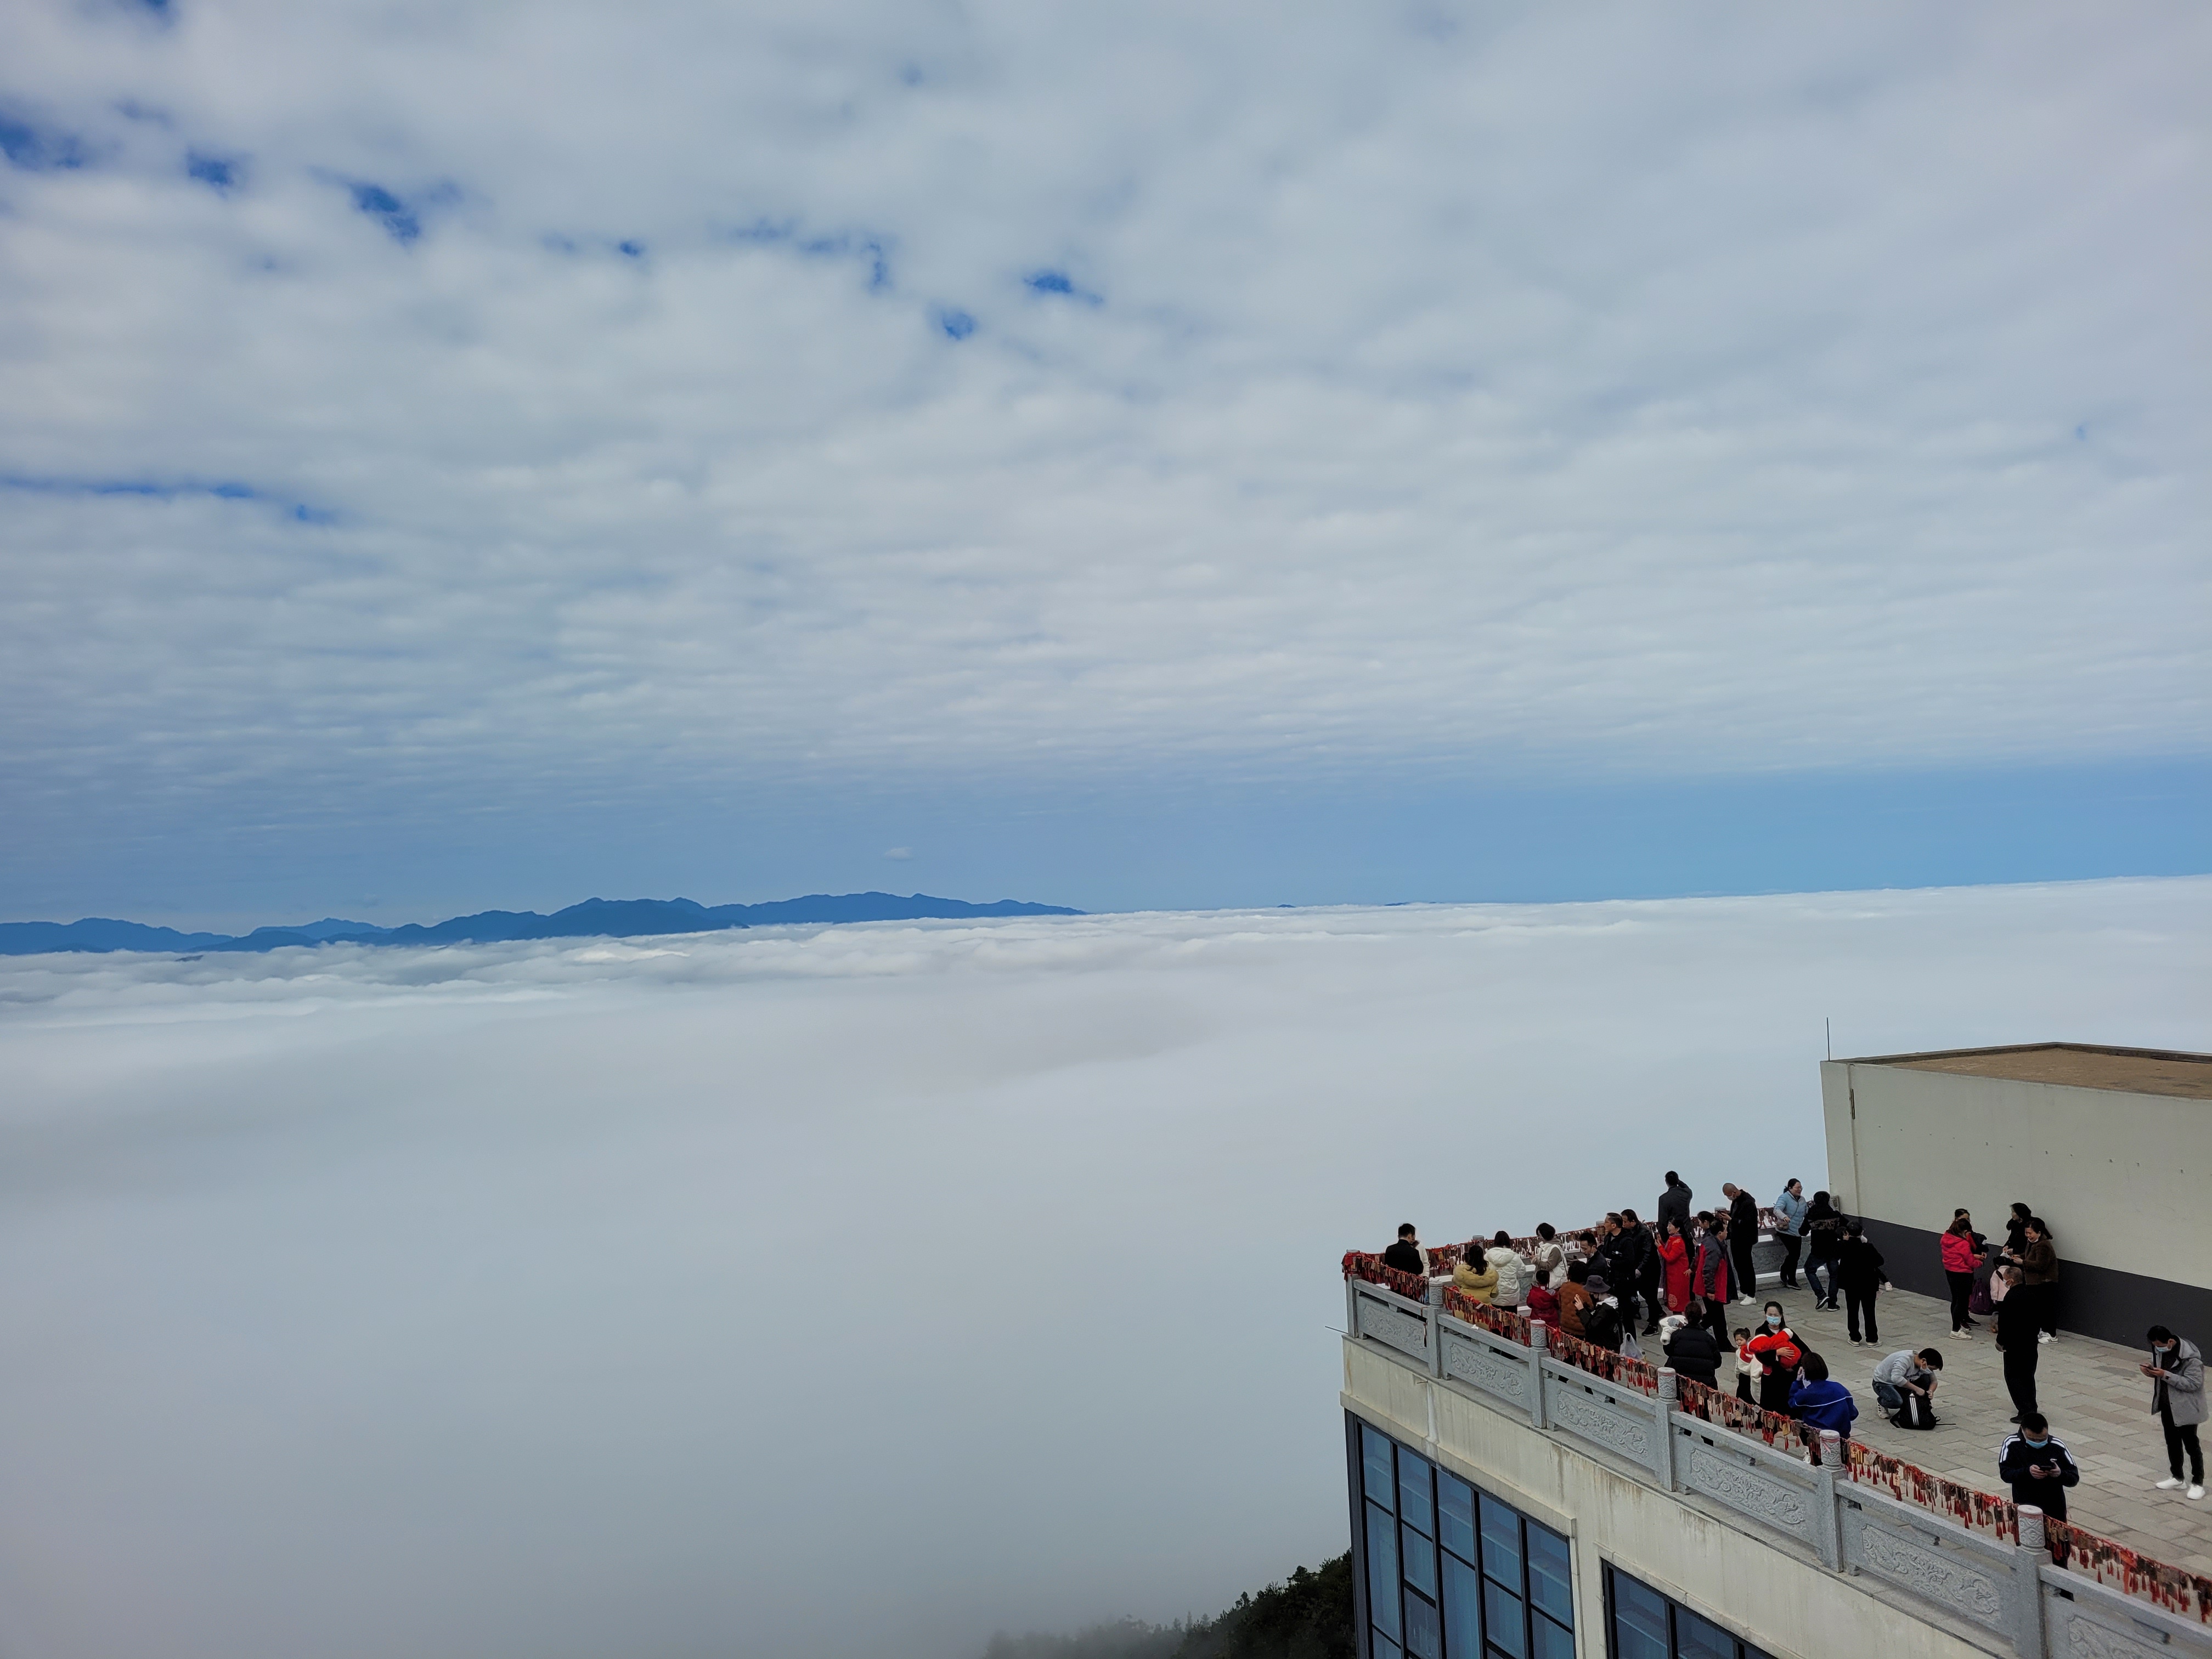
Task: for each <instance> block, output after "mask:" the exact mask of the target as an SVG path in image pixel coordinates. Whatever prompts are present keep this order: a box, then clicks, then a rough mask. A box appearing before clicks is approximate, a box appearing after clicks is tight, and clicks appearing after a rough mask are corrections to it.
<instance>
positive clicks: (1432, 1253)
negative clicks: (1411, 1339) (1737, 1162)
mask: <svg viewBox="0 0 2212 1659" xmlns="http://www.w3.org/2000/svg"><path fill="white" fill-rule="evenodd" d="M1781 1222H1782V1217H1781V1213H1780V1212H1778V1211H1775V1210H1761V1211H1760V1212H1759V1227H1760V1229H1761V1231H1765V1232H1770V1233H1771V1232H1772V1231H1775V1230H1776V1229H1777V1228H1778V1227H1779V1226H1780V1225H1781ZM1644 1225H1646V1226H1649V1225H1650V1218H1649V1217H1648V1216H1647V1217H1645V1218H1644ZM1595 1231H1596V1225H1595V1223H1593V1224H1592V1225H1589V1226H1588V1227H1573V1228H1570V1229H1569V1230H1568V1231H1565V1232H1563V1233H1560V1234H1559V1235H1558V1236H1557V1237H1553V1239H1552V1240H1551V1243H1554V1244H1559V1245H1565V1243H1568V1242H1569V1241H1570V1240H1571V1239H1577V1238H1580V1237H1582V1236H1583V1234H1584V1233H1586V1232H1595ZM1509 1243H1510V1244H1511V1247H1512V1249H1513V1253H1514V1254H1515V1255H1519V1256H1533V1255H1535V1254H1536V1251H1537V1249H1539V1248H1540V1247H1541V1245H1542V1244H1543V1243H1545V1241H1544V1240H1542V1239H1541V1238H1539V1237H1536V1235H1535V1234H1534V1233H1530V1234H1529V1235H1528V1237H1525V1238H1514V1239H1510V1241H1509ZM1424 1248H1425V1249H1428V1253H1429V1271H1430V1272H1431V1273H1449V1272H1450V1271H1451V1270H1452V1269H1453V1268H1455V1267H1458V1266H1459V1264H1460V1263H1461V1262H1462V1261H1468V1260H1470V1259H1480V1256H1481V1255H1482V1253H1483V1252H1484V1251H1486V1250H1487V1249H1491V1248H1492V1240H1491V1239H1488V1238H1470V1239H1468V1241H1467V1242H1466V1243H1462V1244H1438V1245H1435V1246H1433V1247H1428V1246H1425V1247H1424Z"/></svg>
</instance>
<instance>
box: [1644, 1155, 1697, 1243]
mask: <svg viewBox="0 0 2212 1659" xmlns="http://www.w3.org/2000/svg"><path fill="white" fill-rule="evenodd" d="M1670 1221H1672V1222H1674V1223H1675V1224H1676V1225H1678V1226H1680V1228H1681V1230H1682V1237H1685V1238H1687V1237H1689V1236H1690V1187H1689V1183H1688V1182H1686V1181H1684V1180H1683V1179H1682V1177H1681V1176H1678V1175H1676V1174H1675V1173H1674V1171H1673V1170H1668V1171H1667V1190H1666V1191H1665V1192H1663V1193H1662V1194H1659V1207H1658V1208H1657V1210H1656V1211H1655V1212H1653V1213H1652V1217H1651V1230H1652V1231H1653V1232H1655V1233H1656V1234H1657V1235H1658V1236H1659V1237H1661V1238H1664V1237H1667V1224H1668V1222H1670Z"/></svg>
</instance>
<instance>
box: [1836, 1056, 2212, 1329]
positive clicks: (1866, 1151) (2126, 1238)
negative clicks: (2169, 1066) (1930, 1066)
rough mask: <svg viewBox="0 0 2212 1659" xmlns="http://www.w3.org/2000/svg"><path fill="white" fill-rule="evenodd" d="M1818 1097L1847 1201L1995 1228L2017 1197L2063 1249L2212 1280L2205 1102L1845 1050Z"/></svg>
mask: <svg viewBox="0 0 2212 1659" xmlns="http://www.w3.org/2000/svg"><path fill="white" fill-rule="evenodd" d="M1820 1098H1821V1105H1822V1109H1823V1111H1824V1113H1825V1115H1826V1120H1827V1136H1828V1178H1829V1184H1830V1188H1831V1189H1832V1190H1833V1191H1837V1192H1840V1193H1842V1194H1845V1197H1844V1200H1843V1207H1844V1208H1845V1209H1847V1210H1850V1211H1851V1212H1855V1213H1857V1214H1861V1215H1867V1216H1871V1217H1873V1218H1875V1219H1877V1220H1881V1221H1889V1222H1894V1223H1896V1224H1898V1225H1900V1226H1906V1227H1919V1228H1923V1229H1925V1230H1926V1231H1929V1232H1941V1231H1942V1230H1943V1229H1944V1228H1945V1227H1946V1226H1948V1225H1950V1220H1951V1212H1952V1211H1953V1210H1954V1209H1956V1208H1957V1207H1958V1206H1960V1205H1961V1204H1963V1205H1965V1206H1966V1207H1967V1208H1968V1209H1969V1210H1971V1211H1972V1212H1973V1216H1974V1225H1976V1226H1977V1227H1978V1228H1979V1229H1980V1230H1981V1231H1984V1232H1985V1233H1987V1234H1989V1235H1990V1236H1991V1237H2002V1236H2003V1232H2004V1223H2005V1220H2006V1218H2007V1217H2008V1213H2009V1210H2010V1206H2011V1204H2012V1201H2013V1200H2015V1199H2021V1200H2025V1201H2026V1202H2027V1203H2028V1204H2029V1205H2031V1206H2033V1207H2034V1209H2035V1211H2036V1212H2037V1213H2038V1214H2039V1215H2041V1216H2042V1217H2044V1218H2045V1219H2046V1220H2047V1221H2049V1222H2050V1223H2051V1232H2052V1235H2053V1237H2055V1238H2056V1239H2057V1244H2058V1251H2059V1255H2060V1256H2061V1258H2062V1259H2063V1260H2064V1261H2077V1262H2087V1263H2090V1264H2092V1265H2093V1266H2096V1267H2111V1268H2114V1269H2116V1270H2118V1271H2119V1272H2122V1273H2142V1274H2145V1275H2148V1276H2149V1277H2152V1278H2155V1279H2169V1280H2172V1281H2174V1282H2176V1283H2179V1284H2184V1285H2197V1286H2199V1287H2212V1226H2208V1225H2205V1222H2204V1215H2203V1212H2204V1206H2205V1200H2206V1194H2208V1193H2212V1101H2203V1100H2190V1099H2184V1098H2180V1097H2175V1096H2171V1095H2142V1094H2129V1093H2124V1092H2122V1091H2118V1090H2112V1089H2075V1088H2068V1087H2064V1086H2063V1085H2057V1084H2050V1083H2020V1082H2015V1081H2012V1080H2010V1079H2004V1078H1986V1077H1970V1076H1964V1075H1961V1074H1960V1073H1954V1072H1926V1071H1919V1070H1917V1069H1914V1068H1911V1067H1909V1066H1880V1065H1868V1064H1865V1063H1863V1062H1853V1061H1850V1060H1830V1061H1827V1062H1826V1063H1824V1064H1823V1065H1822V1066H1821V1067H1820Z"/></svg>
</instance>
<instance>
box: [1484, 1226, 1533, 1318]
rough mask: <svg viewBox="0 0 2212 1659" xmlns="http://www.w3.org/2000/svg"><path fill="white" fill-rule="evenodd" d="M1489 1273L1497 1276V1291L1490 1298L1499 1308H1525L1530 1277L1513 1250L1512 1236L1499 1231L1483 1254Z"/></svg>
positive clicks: (1525, 1263)
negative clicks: (1488, 1266) (1488, 1265)
mask: <svg viewBox="0 0 2212 1659" xmlns="http://www.w3.org/2000/svg"><path fill="white" fill-rule="evenodd" d="M1483 1259H1484V1260H1485V1261H1487V1262H1489V1263H1490V1267H1491V1271H1492V1272H1493V1273H1496V1274H1497V1275H1498V1291H1497V1293H1496V1295H1495V1296H1494V1297H1492V1300H1493V1301H1495V1302H1496V1303H1497V1304H1498V1306H1499V1307H1501V1308H1518V1307H1522V1306H1525V1305H1526V1304H1527V1303H1528V1281H1529V1279H1530V1278H1531V1277H1532V1275H1531V1274H1530V1273H1529V1271H1528V1263H1527V1262H1525V1261H1522V1259H1521V1257H1520V1255H1518V1254H1517V1253H1516V1251H1515V1250H1514V1249H1513V1235H1512V1234H1510V1233H1509V1232H1507V1231H1504V1229H1503V1228H1501V1229H1499V1231H1498V1236H1497V1237H1495V1238H1493V1239H1492V1240H1491V1241H1490V1248H1489V1249H1487V1250H1486V1251H1484V1252H1483Z"/></svg>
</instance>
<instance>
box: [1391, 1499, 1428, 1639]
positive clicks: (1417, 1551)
mask: <svg viewBox="0 0 2212 1659" xmlns="http://www.w3.org/2000/svg"><path fill="white" fill-rule="evenodd" d="M1398 1547H1399V1550H1400V1552H1401V1553H1402V1554H1403V1555H1404V1556H1405V1558H1406V1582H1407V1583H1409V1584H1411V1585H1412V1586H1413V1588H1414V1589H1417V1590H1419V1591H1420V1592H1421V1594H1422V1595H1429V1596H1433V1595H1435V1594H1436V1593H1437V1547H1436V1546H1435V1545H1434V1544H1431V1542H1429V1541H1428V1540H1427V1539H1425V1538H1424V1537H1422V1536H1421V1534H1419V1533H1417V1532H1415V1531H1414V1530H1413V1528H1411V1527H1407V1528H1404V1529H1403V1533H1402V1535H1401V1537H1400V1538H1399V1540H1398ZM1406 1639H1407V1644H1409V1645H1410V1644H1411V1643H1412V1641H1413V1638H1411V1637H1407V1638H1406Z"/></svg>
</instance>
